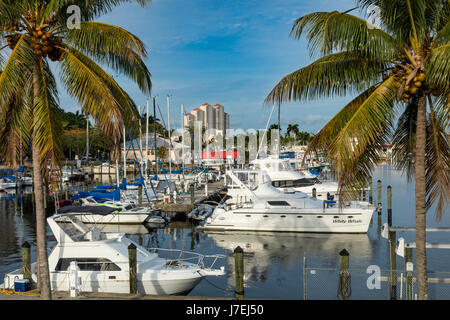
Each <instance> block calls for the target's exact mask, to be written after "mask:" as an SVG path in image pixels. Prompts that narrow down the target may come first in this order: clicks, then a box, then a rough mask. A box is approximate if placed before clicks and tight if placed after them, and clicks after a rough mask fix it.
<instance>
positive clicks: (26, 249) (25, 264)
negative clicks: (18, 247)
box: [22, 241, 32, 285]
mask: <svg viewBox="0 0 450 320" xmlns="http://www.w3.org/2000/svg"><path fill="white" fill-rule="evenodd" d="M22 270H23V278H24V279H28V280H29V281H30V285H31V281H32V280H31V249H30V244H29V243H28V241H25V242H24V243H23V244H22Z"/></svg>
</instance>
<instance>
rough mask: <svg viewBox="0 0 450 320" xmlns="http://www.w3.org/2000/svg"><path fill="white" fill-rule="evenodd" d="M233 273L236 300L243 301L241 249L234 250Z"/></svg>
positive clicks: (242, 260) (242, 251)
mask: <svg viewBox="0 0 450 320" xmlns="http://www.w3.org/2000/svg"><path fill="white" fill-rule="evenodd" d="M234 273H235V277H236V290H235V295H236V299H238V300H241V299H244V250H242V248H241V247H239V246H238V247H237V248H236V249H234Z"/></svg>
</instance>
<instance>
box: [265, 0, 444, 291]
mask: <svg viewBox="0 0 450 320" xmlns="http://www.w3.org/2000/svg"><path fill="white" fill-rule="evenodd" d="M356 5H357V8H360V9H361V10H362V11H363V12H368V11H367V9H368V8H369V7H370V6H372V5H375V6H377V7H378V9H379V16H378V18H379V23H378V24H377V26H376V25H374V24H371V23H369V22H367V21H365V20H364V19H361V18H359V17H357V16H354V15H351V14H350V12H351V11H352V10H349V11H346V12H337V11H332V12H314V13H311V14H308V15H305V16H303V17H301V18H299V19H297V20H296V21H295V23H294V25H293V27H292V31H291V35H292V36H293V37H294V38H295V39H299V38H300V37H301V36H302V35H306V38H307V40H308V42H309V49H310V51H311V53H312V54H313V55H316V56H318V57H319V58H318V59H317V60H316V61H314V62H313V63H312V64H310V65H309V66H306V67H304V68H301V69H299V70H297V71H295V72H293V73H291V74H289V75H287V76H286V77H284V78H283V79H282V80H281V81H280V82H279V83H278V84H277V85H276V86H275V88H274V89H273V90H272V92H271V93H270V94H269V95H268V97H267V98H266V102H269V103H283V102H285V101H291V100H308V99H315V98H319V97H332V96H336V95H342V96H345V95H346V94H350V93H351V94H353V93H356V94H357V96H356V98H354V99H353V100H352V101H351V102H350V103H349V104H348V105H347V106H345V107H344V108H343V109H342V110H341V111H340V112H339V113H338V114H337V115H335V116H334V117H333V118H332V119H331V120H330V121H329V122H328V123H327V124H326V125H325V127H324V128H323V129H322V130H321V131H320V132H319V133H318V134H317V135H316V136H315V137H314V139H313V140H312V141H311V144H310V146H309V150H308V152H313V151H315V150H325V151H326V154H327V158H328V160H329V161H330V162H331V163H332V164H333V165H334V168H335V170H336V172H338V173H339V176H338V181H339V185H340V189H342V188H345V189H350V190H351V191H353V192H355V190H356V189H359V188H361V187H364V186H366V185H367V183H368V181H369V177H370V176H371V174H372V170H373V169H374V167H375V165H376V164H377V163H378V161H379V158H380V154H379V150H381V149H382V145H383V143H385V142H386V141H388V140H389V138H390V135H391V134H393V137H394V138H393V142H394V150H397V151H396V153H395V157H394V160H395V163H396V164H397V165H398V167H399V168H406V169H407V170H408V172H409V173H411V174H414V177H415V185H416V187H415V199H416V210H415V211H416V245H417V247H416V265H417V280H418V297H419V299H427V298H428V284H427V267H426V248H425V243H426V232H425V228H426V212H427V209H428V208H429V207H430V206H431V205H432V204H433V203H434V202H437V217H438V218H440V215H441V214H442V212H443V209H444V207H445V206H447V205H448V201H449V190H450V180H449V175H448V172H449V165H450V154H449V153H450V151H449V143H448V137H447V136H446V134H445V133H446V130H448V119H449V104H450V95H449V91H450V63H449V61H450V3H449V2H448V1H446V0H356ZM353 10H354V9H353ZM399 114H400V120H399V121H398V122H397V123H395V119H396V118H397V116H398V115H399ZM408 155H409V156H408Z"/></svg>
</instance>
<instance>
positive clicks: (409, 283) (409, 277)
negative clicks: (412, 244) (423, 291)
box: [405, 248, 414, 300]
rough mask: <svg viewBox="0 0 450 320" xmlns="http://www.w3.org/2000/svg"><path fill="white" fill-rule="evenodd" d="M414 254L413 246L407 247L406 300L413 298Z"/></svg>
mask: <svg viewBox="0 0 450 320" xmlns="http://www.w3.org/2000/svg"><path fill="white" fill-rule="evenodd" d="M412 258H413V254H412V248H405V267H406V285H405V293H406V300H413V270H414V265H413V262H412Z"/></svg>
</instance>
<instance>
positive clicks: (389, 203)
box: [387, 186, 392, 227]
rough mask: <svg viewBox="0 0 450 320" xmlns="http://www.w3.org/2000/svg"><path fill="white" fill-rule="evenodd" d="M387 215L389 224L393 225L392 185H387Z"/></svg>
mask: <svg viewBox="0 0 450 320" xmlns="http://www.w3.org/2000/svg"><path fill="white" fill-rule="evenodd" d="M387 216H388V218H387V219H388V226H389V227H392V187H391V186H388V187H387Z"/></svg>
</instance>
